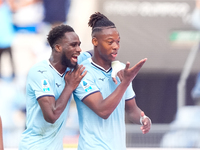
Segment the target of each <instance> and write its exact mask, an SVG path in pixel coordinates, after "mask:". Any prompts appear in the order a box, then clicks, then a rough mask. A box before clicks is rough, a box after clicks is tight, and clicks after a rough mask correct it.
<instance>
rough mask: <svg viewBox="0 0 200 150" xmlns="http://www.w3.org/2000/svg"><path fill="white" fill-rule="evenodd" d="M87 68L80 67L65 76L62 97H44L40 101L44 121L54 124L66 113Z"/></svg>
mask: <svg viewBox="0 0 200 150" xmlns="http://www.w3.org/2000/svg"><path fill="white" fill-rule="evenodd" d="M84 69H85V67H83V66H82V65H80V66H79V67H78V68H77V69H76V70H73V71H68V72H67V73H66V75H65V87H64V89H63V91H62V93H61V95H60V97H59V98H58V99H57V100H55V97H53V96H44V97H41V98H39V99H38V103H39V105H40V107H41V109H42V113H43V116H44V119H45V120H46V121H47V122H49V123H54V122H55V121H56V120H57V119H58V118H59V117H60V115H61V114H62V112H63V111H64V109H65V107H66V105H67V103H68V100H69V99H70V97H71V94H72V92H73V91H74V90H75V89H76V87H77V86H78V85H79V83H80V81H81V79H82V78H83V77H84V76H85V74H86V73H87V71H85V72H84V73H83V71H84Z"/></svg>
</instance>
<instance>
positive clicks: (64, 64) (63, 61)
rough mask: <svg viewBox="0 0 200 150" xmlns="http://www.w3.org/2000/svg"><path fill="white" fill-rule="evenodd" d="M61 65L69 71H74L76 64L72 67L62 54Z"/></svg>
mask: <svg viewBox="0 0 200 150" xmlns="http://www.w3.org/2000/svg"><path fill="white" fill-rule="evenodd" d="M61 63H62V65H63V66H66V67H69V68H70V69H76V68H77V63H76V64H75V65H73V64H72V63H71V61H70V60H69V59H68V58H67V57H66V56H65V55H64V54H63V55H62V57H61Z"/></svg>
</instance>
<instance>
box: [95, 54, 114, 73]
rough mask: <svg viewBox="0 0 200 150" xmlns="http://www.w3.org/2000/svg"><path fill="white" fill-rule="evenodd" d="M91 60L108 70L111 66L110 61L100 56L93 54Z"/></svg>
mask: <svg viewBox="0 0 200 150" xmlns="http://www.w3.org/2000/svg"><path fill="white" fill-rule="evenodd" d="M92 61H93V62H94V63H96V64H97V65H99V66H101V67H102V68H104V69H105V70H108V69H109V68H110V67H111V62H110V61H105V60H104V59H101V58H100V57H95V55H94V56H93V57H92Z"/></svg>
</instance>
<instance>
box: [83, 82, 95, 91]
mask: <svg viewBox="0 0 200 150" xmlns="http://www.w3.org/2000/svg"><path fill="white" fill-rule="evenodd" d="M81 85H82V87H83V89H84V90H85V92H88V91H90V90H92V87H91V85H90V84H89V82H88V81H87V80H83V81H81Z"/></svg>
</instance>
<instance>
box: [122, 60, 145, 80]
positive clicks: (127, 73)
mask: <svg viewBox="0 0 200 150" xmlns="http://www.w3.org/2000/svg"><path fill="white" fill-rule="evenodd" d="M146 60H147V58H144V59H142V60H140V61H139V62H138V63H137V64H136V65H135V66H133V67H132V68H129V66H130V62H127V63H126V67H125V69H124V77H123V79H122V82H126V83H127V84H129V83H130V82H131V81H132V80H133V79H134V78H135V77H136V75H137V74H138V72H139V70H140V69H141V68H142V66H143V64H144V63H145V62H146Z"/></svg>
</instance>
